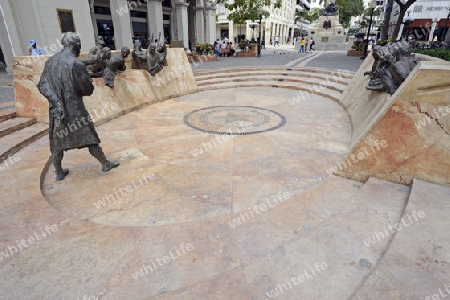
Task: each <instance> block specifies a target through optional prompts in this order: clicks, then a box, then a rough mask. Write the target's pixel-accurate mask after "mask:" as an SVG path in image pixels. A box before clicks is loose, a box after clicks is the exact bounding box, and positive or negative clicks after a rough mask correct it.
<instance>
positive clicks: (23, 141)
mask: <svg viewBox="0 0 450 300" xmlns="http://www.w3.org/2000/svg"><path fill="white" fill-rule="evenodd" d="M47 131H48V124H43V123H36V124H33V125H31V126H28V127H25V128H23V129H21V130H19V131H16V132H13V133H11V134H9V135H7V136H4V137H2V138H0V162H2V161H4V160H5V159H7V158H8V156H9V155H12V154H14V153H15V152H17V151H19V150H20V149H22V148H23V147H25V146H27V145H28V144H30V143H32V142H34V141H35V140H37V139H38V138H40V137H42V136H44V135H45V134H47Z"/></svg>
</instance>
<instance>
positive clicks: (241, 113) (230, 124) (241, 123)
mask: <svg viewBox="0 0 450 300" xmlns="http://www.w3.org/2000/svg"><path fill="white" fill-rule="evenodd" d="M184 123H185V124H186V125H188V126H189V127H192V128H194V129H197V130H199V131H202V132H207V133H213V134H227V135H246V134H254V133H260V132H266V131H271V130H275V129H277V128H280V127H282V126H283V125H284V124H285V123H286V118H285V117H284V116H283V115H281V114H279V113H277V112H276V111H273V110H269V109H264V108H260V107H254V106H211V107H207V108H202V109H198V110H194V111H192V112H190V113H189V114H187V115H185V116H184Z"/></svg>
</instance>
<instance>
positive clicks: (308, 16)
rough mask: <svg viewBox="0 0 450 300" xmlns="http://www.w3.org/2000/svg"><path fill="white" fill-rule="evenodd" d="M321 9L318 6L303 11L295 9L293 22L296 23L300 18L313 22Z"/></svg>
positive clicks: (317, 17)
mask: <svg viewBox="0 0 450 300" xmlns="http://www.w3.org/2000/svg"><path fill="white" fill-rule="evenodd" d="M320 12H321V9H320V8H313V9H311V10H309V11H308V10H304V11H298V10H296V11H295V19H294V22H295V23H297V22H298V21H300V20H307V21H309V23H313V22H315V21H317V19H319V16H320Z"/></svg>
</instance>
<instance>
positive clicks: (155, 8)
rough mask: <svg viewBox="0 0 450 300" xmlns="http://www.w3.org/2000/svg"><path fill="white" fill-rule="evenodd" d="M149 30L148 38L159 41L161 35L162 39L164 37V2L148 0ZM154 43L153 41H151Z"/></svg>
mask: <svg viewBox="0 0 450 300" xmlns="http://www.w3.org/2000/svg"><path fill="white" fill-rule="evenodd" d="M147 28H148V32H147V34H148V36H149V37H150V38H151V37H152V34H153V35H154V39H157V38H158V36H159V33H161V39H163V37H164V27H163V12H162V0H148V2H147ZM151 42H153V41H151Z"/></svg>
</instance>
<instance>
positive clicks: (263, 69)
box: [194, 67, 354, 80]
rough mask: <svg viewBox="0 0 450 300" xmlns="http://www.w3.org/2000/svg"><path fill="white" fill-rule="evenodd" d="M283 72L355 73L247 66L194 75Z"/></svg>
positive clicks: (206, 71) (347, 75)
mask: <svg viewBox="0 0 450 300" xmlns="http://www.w3.org/2000/svg"><path fill="white" fill-rule="evenodd" d="M269 71H270V72H283V73H294V74H305V73H306V74H328V75H336V76H338V75H340V76H341V77H342V78H347V79H350V80H351V79H352V78H353V76H354V73H351V72H349V73H347V72H346V73H339V72H337V71H332V70H326V69H319V68H290V67H246V68H226V69H213V70H202V71H196V72H194V76H195V77H196V78H197V77H200V76H211V75H213V74H229V73H244V72H257V73H258V74H261V73H262V72H269Z"/></svg>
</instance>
